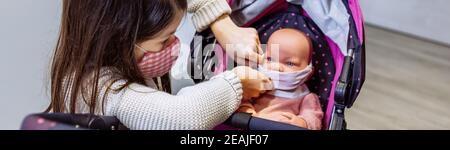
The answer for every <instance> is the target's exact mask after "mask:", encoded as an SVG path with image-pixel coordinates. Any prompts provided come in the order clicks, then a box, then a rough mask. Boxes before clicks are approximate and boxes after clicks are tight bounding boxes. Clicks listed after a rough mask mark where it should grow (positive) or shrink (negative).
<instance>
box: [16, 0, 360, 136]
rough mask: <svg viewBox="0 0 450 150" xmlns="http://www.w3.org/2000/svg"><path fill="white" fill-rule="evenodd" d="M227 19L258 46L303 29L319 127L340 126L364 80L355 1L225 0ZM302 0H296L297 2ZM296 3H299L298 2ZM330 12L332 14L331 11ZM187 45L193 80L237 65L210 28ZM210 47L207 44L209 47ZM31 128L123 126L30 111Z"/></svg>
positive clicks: (251, 126) (26, 124)
mask: <svg viewBox="0 0 450 150" xmlns="http://www.w3.org/2000/svg"><path fill="white" fill-rule="evenodd" d="M228 2H229V3H230V6H231V7H232V8H233V13H232V14H231V18H232V19H233V20H234V22H236V23H237V24H238V25H240V26H242V27H253V28H255V29H257V30H258V33H259V37H260V40H261V43H262V44H266V43H267V41H268V37H270V35H271V34H272V33H273V32H274V31H276V30H277V29H282V28H292V29H297V30H300V31H302V32H304V33H306V35H307V36H309V37H310V39H311V41H312V45H313V49H314V52H313V57H312V62H313V66H314V68H315V69H314V74H313V76H312V77H311V80H310V81H308V82H307V85H308V87H309V89H310V90H311V92H313V93H316V94H317V95H318V96H319V99H320V103H321V105H322V110H324V114H325V116H324V118H323V129H324V130H345V129H347V128H346V121H345V110H346V108H350V107H352V105H353V103H354V102H355V100H356V99H357V96H358V94H359V91H360V89H361V87H362V85H363V83H364V80H365V43H364V42H365V37H364V26H363V18H362V14H361V10H360V8H359V4H358V1H357V0H331V1H330V0H304V1H301V0H267V1H266V0H264V1H261V0H259V1H257V0H229V1H228ZM300 2H301V3H300ZM300 4H301V5H300ZM330 14H333V15H330ZM195 37H196V39H194V40H193V41H192V43H191V53H190V57H189V61H190V63H188V64H189V65H188V66H187V67H188V70H190V72H189V75H190V76H191V78H192V80H193V81H194V82H195V83H200V82H203V81H206V80H209V79H210V78H211V77H213V76H214V75H216V74H218V73H221V72H223V71H226V70H227V69H229V68H231V67H233V66H236V64H235V62H234V61H232V60H231V59H230V58H228V57H227V56H226V54H225V53H224V52H223V48H222V47H221V46H220V45H219V44H218V43H217V41H216V39H215V38H214V35H213V34H212V31H211V30H206V31H203V32H201V33H196V36H195ZM211 45H212V46H211ZM21 129H26V130H30V129H31V130H33V129H57V130H61V129H64V130H71V129H76V130H78V129H100V130H111V129H112V130H116V129H127V128H126V127H124V126H123V125H122V124H121V123H120V121H119V120H117V119H116V118H115V117H110V116H94V115H89V114H75V115H73V114H60V113H56V114H33V115H30V116H28V117H26V118H25V120H24V121H23V123H22V128H21ZM216 129H219V130H221V129H245V130H304V129H303V128H299V127H296V126H292V125H288V124H284V123H280V122H274V121H270V120H266V119H261V118H257V117H252V116H251V115H250V114H246V113H235V114H233V115H232V116H231V117H230V118H229V119H228V120H227V121H226V122H225V123H224V124H223V125H220V126H219V127H217V128H216Z"/></svg>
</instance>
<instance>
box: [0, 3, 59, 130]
mask: <svg viewBox="0 0 450 150" xmlns="http://www.w3.org/2000/svg"><path fill="white" fill-rule="evenodd" d="M60 4H61V1H60V0H0V52H1V54H0V70H1V71H0V72H1V73H0V120H1V121H0V129H19V126H20V122H21V120H22V119H23V117H24V116H25V115H27V114H29V113H34V112H42V111H43V110H45V108H46V107H47V105H48V102H49V99H48V94H46V93H47V92H46V91H47V87H46V85H47V84H46V83H47V81H49V80H48V79H47V74H48V73H47V72H48V67H49V63H50V56H51V52H52V50H53V48H54V46H55V41H56V39H57V33H58V27H59V16H60Z"/></svg>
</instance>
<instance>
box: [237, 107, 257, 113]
mask: <svg viewBox="0 0 450 150" xmlns="http://www.w3.org/2000/svg"><path fill="white" fill-rule="evenodd" d="M238 112H244V113H249V114H252V115H254V114H256V111H255V109H253V108H250V107H246V106H242V107H240V108H239V109H238Z"/></svg>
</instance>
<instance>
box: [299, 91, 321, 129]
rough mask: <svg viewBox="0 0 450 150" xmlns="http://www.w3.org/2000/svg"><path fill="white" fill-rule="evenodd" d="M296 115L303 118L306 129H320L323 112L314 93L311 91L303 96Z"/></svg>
mask: <svg viewBox="0 0 450 150" xmlns="http://www.w3.org/2000/svg"><path fill="white" fill-rule="evenodd" d="M298 116H299V117H301V118H303V119H304V120H305V122H306V124H307V126H308V129H310V130H320V129H321V128H322V118H323V112H322V108H321V107H320V102H319V97H317V95H316V94H313V93H311V94H308V95H306V96H305V98H304V99H303V100H302V103H301V105H300V113H299V115H298Z"/></svg>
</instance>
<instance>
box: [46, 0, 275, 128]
mask: <svg viewBox="0 0 450 150" xmlns="http://www.w3.org/2000/svg"><path fill="white" fill-rule="evenodd" d="M186 9H187V2H186V1H185V0H133V1H129V0H101V1H99V0H84V1H79V0H65V1H64V2H63V14H62V23H61V31H60V36H59V40H58V43H57V47H56V50H55V53H54V56H53V61H52V68H51V104H50V106H49V108H48V110H47V111H51V112H65V113H91V114H96V115H108V116H116V117H117V118H118V119H119V120H120V121H121V122H122V123H123V124H124V125H125V126H127V127H128V128H130V129H137V130H144V129H165V130H167V129H211V128H213V127H214V126H216V125H218V124H220V123H222V122H223V121H225V120H226V119H227V118H228V117H229V116H230V115H231V114H232V113H233V112H234V111H235V110H236V109H237V108H238V106H239V104H240V102H241V100H242V99H244V100H248V99H250V98H251V97H256V96H259V94H260V93H262V92H264V90H263V89H271V88H272V85H271V83H270V80H269V79H268V78H267V77H265V76H264V75H262V74H260V73H258V72H257V71H255V70H253V69H250V68H248V67H237V68H235V69H233V70H232V71H228V72H224V73H222V74H220V75H217V76H216V77H214V78H213V79H211V80H210V81H208V82H204V83H201V84H198V85H196V86H192V87H186V88H184V89H182V90H180V92H179V93H177V94H176V95H171V94H168V93H165V92H163V91H159V90H157V89H158V88H157V86H156V85H157V84H155V81H154V80H153V79H154V78H157V77H161V76H163V75H165V74H167V73H168V72H169V70H170V67H171V65H172V63H173V62H174V61H175V60H176V56H174V55H173V54H176V53H177V51H178V50H179V45H180V43H179V40H178V38H177V37H175V36H174V32H175V30H176V28H177V27H178V25H179V24H180V22H181V19H182V17H183V16H184V14H185V11H186ZM245 73H247V75H246V74H245ZM248 74H255V75H256V76H248ZM159 82H160V83H162V85H163V84H167V81H166V80H163V81H159ZM160 87H161V86H160Z"/></svg>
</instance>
